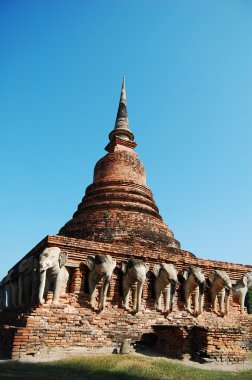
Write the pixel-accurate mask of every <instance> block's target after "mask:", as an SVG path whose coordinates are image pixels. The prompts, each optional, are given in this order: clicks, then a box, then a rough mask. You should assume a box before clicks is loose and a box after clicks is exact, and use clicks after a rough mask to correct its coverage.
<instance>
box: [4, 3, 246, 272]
mask: <svg viewBox="0 0 252 380" xmlns="http://www.w3.org/2000/svg"><path fill="white" fill-rule="evenodd" d="M251 20H252V2H251V1H250V0H247V1H245V0H240V1H232V0H228V1H225V0H222V1H219V0H218V1H215V0H211V1H196V0H195V1H193V0H192V1H187V0H185V1H179V0H176V1H175V0H174V1H168V0H165V1H161V0H158V1H154V0H152V1H148V0H134V1H130V0H128V1H126V2H120V1H116V0H115V1H112V0H108V1H97V0H93V1H84V0H83V1H78V0H75V1H74V0H58V1H56V0H50V1H49V0H43V1H42V0H36V1H31V0H30V1H26V0H22V1H17V0H16V1H15V0H12V1H9V0H1V2H0V56H1V59H0V70H1V81H0V127H1V128H0V144H1V147H0V170H1V187H0V202H1V204H0V207H1V222H0V223H1V226H0V231H1V265H0V277H2V276H3V275H5V273H6V272H7V270H8V269H9V268H10V267H11V266H12V265H13V264H15V262H16V261H17V260H19V259H20V258H21V257H22V256H23V255H25V254H26V253H27V252H28V251H29V250H30V249H31V248H32V247H33V246H34V245H36V244H37V243H38V242H39V241H40V240H41V239H42V238H44V237H45V236H46V235H47V234H56V233H57V232H58V230H59V229H60V227H62V226H63V225H64V224H65V222H66V221H67V220H69V219H70V218H71V216H72V214H73V212H74V211H75V210H76V208H77V205H78V203H79V202H80V201H81V198H82V196H83V195H84V191H85V188H86V187H87V186H88V185H89V184H90V183H91V182H92V176H93V168H94V165H95V163H96V161H97V160H98V159H99V158H101V157H102V156H103V155H104V154H105V152H104V150H103V149H104V147H105V146H106V144H107V142H108V134H109V132H110V131H111V130H112V129H113V126H114V121H115V117H116V112H117V107H118V100H119V93H120V87H121V80H122V76H123V75H125V76H126V87H127V101H128V114H129V121H130V125H131V129H132V131H133V132H134V134H135V139H136V141H137V142H138V144H139V145H138V147H137V152H138V153H139V155H140V158H141V160H142V162H143V163H144V165H145V168H146V172H147V184H148V186H149V187H150V188H151V190H152V191H153V194H154V198H155V201H156V203H157V205H158V207H159V209H160V213H161V215H162V217H163V218H164V220H165V221H166V223H167V224H168V225H169V226H170V228H171V229H172V230H173V231H174V233H175V237H176V238H177V239H178V240H179V241H180V242H181V244H182V248H183V249H186V250H189V251H191V252H193V253H195V254H196V255H197V256H199V257H203V258H210V259H218V260H223V261H232V262H240V263H247V264H252V263H251V246H252V234H251V225H252V223H251V222H252V217H251V215H252V195H251V194H252V180H251V161H252V153H251V151H252V150H251V148H252V132H251V124H252V107H251V104H252V70H251V67H252V23H251Z"/></svg>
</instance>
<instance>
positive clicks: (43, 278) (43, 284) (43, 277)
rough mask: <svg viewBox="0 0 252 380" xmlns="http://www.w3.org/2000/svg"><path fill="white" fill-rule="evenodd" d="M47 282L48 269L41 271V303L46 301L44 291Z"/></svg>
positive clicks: (39, 296)
mask: <svg viewBox="0 0 252 380" xmlns="http://www.w3.org/2000/svg"><path fill="white" fill-rule="evenodd" d="M45 282H46V271H43V272H41V273H40V284H39V295H38V298H39V303H40V304H43V303H44V291H45Z"/></svg>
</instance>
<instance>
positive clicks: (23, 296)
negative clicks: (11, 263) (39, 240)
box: [18, 256, 38, 306]
mask: <svg viewBox="0 0 252 380" xmlns="http://www.w3.org/2000/svg"><path fill="white" fill-rule="evenodd" d="M18 273H19V276H18V305H19V306H28V305H34V304H35V303H36V301H37V293H38V258H37V257H35V256H30V257H28V258H26V259H24V260H22V261H21V263H20V264H19V266H18Z"/></svg>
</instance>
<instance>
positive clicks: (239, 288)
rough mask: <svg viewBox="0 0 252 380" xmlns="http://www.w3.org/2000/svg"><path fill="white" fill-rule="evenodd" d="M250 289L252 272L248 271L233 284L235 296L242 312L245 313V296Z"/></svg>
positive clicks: (251, 287)
mask: <svg viewBox="0 0 252 380" xmlns="http://www.w3.org/2000/svg"><path fill="white" fill-rule="evenodd" d="M248 290H252V272H250V273H246V274H245V275H244V276H242V278H241V279H240V280H238V281H237V283H236V284H235V285H234V286H233V296H234V298H237V299H238V302H239V305H240V307H241V313H242V314H243V313H244V304H245V297H246V294H247V292H248Z"/></svg>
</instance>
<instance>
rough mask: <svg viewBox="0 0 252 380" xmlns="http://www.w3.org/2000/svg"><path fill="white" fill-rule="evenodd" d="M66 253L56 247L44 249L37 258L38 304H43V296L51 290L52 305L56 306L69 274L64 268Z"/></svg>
mask: <svg viewBox="0 0 252 380" xmlns="http://www.w3.org/2000/svg"><path fill="white" fill-rule="evenodd" d="M66 261H67V253H66V252H63V251H61V249H60V248H58V247H50V248H45V249H44V251H43V252H42V253H41V254H40V256H39V273H40V284H39V303H40V304H43V303H44V302H45V298H44V297H45V295H46V294H47V292H48V291H49V290H50V289H51V288H52V290H53V303H54V304H57V303H58V301H59V296H60V293H61V289H62V287H66V285H67V281H68V279H69V273H68V271H67V269H66V267H65V264H66Z"/></svg>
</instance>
